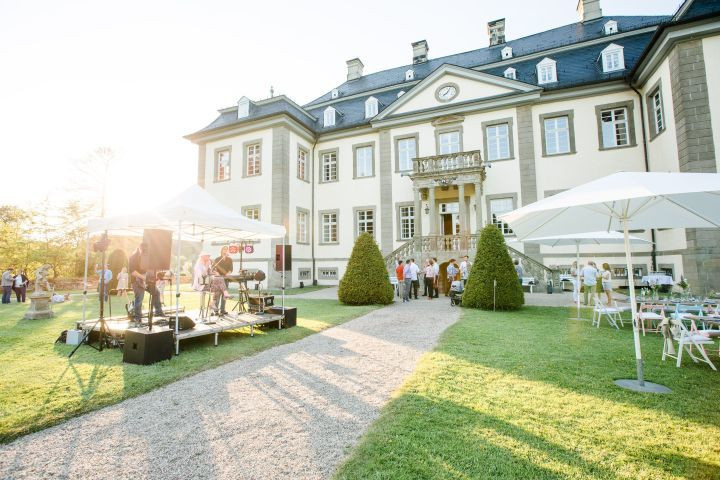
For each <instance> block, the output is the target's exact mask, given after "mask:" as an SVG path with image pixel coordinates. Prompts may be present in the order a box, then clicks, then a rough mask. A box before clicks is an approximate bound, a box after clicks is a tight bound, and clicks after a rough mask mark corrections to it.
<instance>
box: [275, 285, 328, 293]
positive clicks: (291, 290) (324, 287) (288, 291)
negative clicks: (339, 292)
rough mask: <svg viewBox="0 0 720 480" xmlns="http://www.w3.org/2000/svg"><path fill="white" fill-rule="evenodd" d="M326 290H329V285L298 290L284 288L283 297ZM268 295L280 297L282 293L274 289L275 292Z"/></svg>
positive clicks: (296, 288)
mask: <svg viewBox="0 0 720 480" xmlns="http://www.w3.org/2000/svg"><path fill="white" fill-rule="evenodd" d="M326 288H330V285H306V286H305V287H303V288H300V287H293V288H286V289H285V295H298V294H300V293H310V292H316V291H318V290H324V289H326ZM270 293H272V294H273V295H280V294H281V293H282V291H281V290H280V289H276V290H270Z"/></svg>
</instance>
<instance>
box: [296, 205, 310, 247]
mask: <svg viewBox="0 0 720 480" xmlns="http://www.w3.org/2000/svg"><path fill="white" fill-rule="evenodd" d="M297 241H298V243H308V214H307V212H302V211H299V212H297Z"/></svg>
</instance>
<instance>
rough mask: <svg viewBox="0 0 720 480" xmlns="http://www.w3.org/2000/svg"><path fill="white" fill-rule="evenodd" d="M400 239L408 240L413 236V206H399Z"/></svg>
mask: <svg viewBox="0 0 720 480" xmlns="http://www.w3.org/2000/svg"><path fill="white" fill-rule="evenodd" d="M399 217H400V239H401V240H409V239H411V238H413V237H414V236H415V207H414V206H413V205H405V206H401V207H400V215H399Z"/></svg>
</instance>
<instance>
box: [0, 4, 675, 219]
mask: <svg viewBox="0 0 720 480" xmlns="http://www.w3.org/2000/svg"><path fill="white" fill-rule="evenodd" d="M576 3H577V2H576V0H544V1H538V0H504V1H496V0H493V1H486V0H470V1H464V0H463V1H460V0H455V1H447V2H438V1H428V0H413V1H411V2H405V1H402V2H401V1H395V2H390V1H388V0H384V1H378V0H365V1H363V2H352V3H350V2H339V1H325V0H323V1H316V2H311V1H305V2H301V1H297V0H296V1H285V0H276V1H252V2H248V1H241V0H235V1H230V0H203V1H200V0H176V1H169V0H152V1H136V0H123V1H120V0H118V1H105V0H92V1H77V0H64V1H57V0H49V1H36V0H0V146H1V148H0V168H1V169H2V170H1V172H2V173H0V179H1V180H2V187H1V188H0V205H2V204H16V205H29V204H31V203H34V202H37V201H39V200H42V199H44V198H49V199H50V200H51V201H52V202H58V203H59V202H62V201H64V200H66V199H68V198H71V197H72V196H73V194H72V192H69V191H68V188H67V186H68V185H71V184H72V179H73V176H74V174H75V172H74V169H73V165H75V162H77V159H81V158H85V157H87V156H88V155H89V154H90V153H91V152H92V151H94V150H95V149H96V148H98V147H111V148H112V149H113V150H114V151H115V152H116V155H117V159H116V160H115V162H114V165H113V168H112V171H111V175H110V179H111V180H110V185H109V188H108V197H107V201H108V213H110V214H112V213H121V212H122V211H128V210H135V209H137V208H141V206H142V205H147V204H148V202H151V204H155V203H158V201H159V200H161V199H162V198H164V197H168V198H169V197H170V196H172V195H173V194H174V193H177V192H179V191H181V190H182V189H183V188H184V187H187V186H189V185H191V184H192V183H194V182H195V180H196V173H197V147H196V146H195V145H194V144H192V143H191V142H189V141H188V140H185V139H184V138H183V135H187V134H189V133H192V132H194V131H196V130H199V129H200V128H202V127H204V126H206V125H207V124H209V123H210V122H211V121H212V120H214V118H215V117H216V116H217V110H218V109H220V108H225V107H229V106H232V105H234V104H235V103H236V102H237V100H238V99H239V98H240V97H242V96H247V97H249V98H250V99H251V100H261V99H263V98H267V97H269V96H270V87H271V86H272V87H273V88H274V91H275V94H276V95H279V94H285V95H287V96H289V97H290V98H292V99H293V100H295V101H296V102H298V103H300V104H303V103H307V102H309V101H310V100H313V99H315V98H317V97H319V96H320V95H322V94H323V93H325V92H327V91H329V90H330V89H332V88H333V87H335V86H337V85H339V84H341V83H342V82H343V81H344V79H345V75H346V66H345V61H346V60H348V59H350V58H353V57H359V58H360V59H361V60H362V61H363V63H364V64H365V70H364V72H365V73H372V72H376V71H380V70H384V69H386V68H392V67H395V66H399V65H405V64H408V63H411V57H412V52H411V47H410V43H411V42H414V41H417V40H421V39H425V40H427V42H428V45H429V48H430V51H429V55H430V57H431V58H437V57H440V56H444V55H448V54H452V53H458V52H463V51H467V50H473V49H476V48H482V47H485V46H487V44H488V39H487V31H486V24H487V22H488V21H490V20H494V19H497V18H502V17H504V18H505V19H506V20H505V21H506V38H507V40H512V39H515V38H519V37H523V36H526V35H531V34H534V33H538V32H541V31H544V30H547V29H550V28H554V27H558V26H561V25H566V24H569V23H573V22H576V21H577V14H576V12H575V6H576ZM680 3H682V2H681V0H637V1H632V2H629V1H627V0H601V7H602V9H603V14H604V15H606V16H607V15H670V14H672V13H674V12H675V10H676V9H677V7H678V6H679V4H680Z"/></svg>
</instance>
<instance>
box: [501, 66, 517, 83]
mask: <svg viewBox="0 0 720 480" xmlns="http://www.w3.org/2000/svg"><path fill="white" fill-rule="evenodd" d="M503 75H504V76H505V78H510V79H512V80H517V72H516V71H515V69H514V68H512V67H509V68H507V69H505V71H504V72H503Z"/></svg>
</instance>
